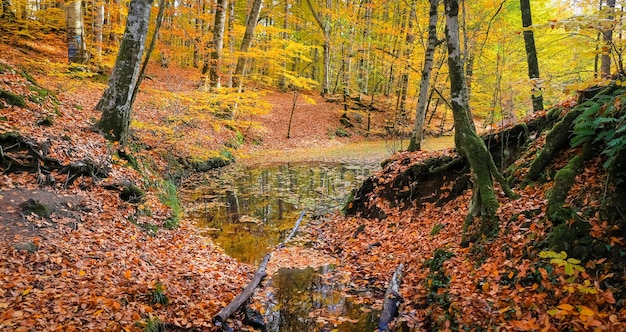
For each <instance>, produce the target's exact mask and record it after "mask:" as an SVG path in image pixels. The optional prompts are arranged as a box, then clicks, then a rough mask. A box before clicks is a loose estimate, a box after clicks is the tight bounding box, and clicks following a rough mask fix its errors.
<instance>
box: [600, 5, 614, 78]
mask: <svg viewBox="0 0 626 332" xmlns="http://www.w3.org/2000/svg"><path fill="white" fill-rule="evenodd" d="M606 6H607V7H609V11H610V12H611V13H612V12H613V11H614V10H615V0H606ZM607 19H608V20H609V21H612V20H613V14H611V15H609V17H608V18H607ZM602 39H603V40H604V46H603V47H602V58H601V62H600V73H601V76H602V78H607V77H609V76H611V53H612V52H611V49H612V48H613V29H606V30H604V31H602Z"/></svg>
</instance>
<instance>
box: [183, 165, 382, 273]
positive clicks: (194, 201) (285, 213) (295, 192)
mask: <svg viewBox="0 0 626 332" xmlns="http://www.w3.org/2000/svg"><path fill="white" fill-rule="evenodd" d="M378 168H379V166H377V165H365V166H357V165H347V164H328V163H298V164H290V163H285V164H280V165H273V166H260V167H245V166H238V165H234V166H231V167H226V168H223V169H219V170H215V171H213V172H209V173H207V174H202V175H198V176H197V177H198V178H197V179H194V181H195V183H196V186H195V188H193V190H192V191H191V192H188V193H187V194H186V196H187V197H186V198H185V200H186V201H187V205H188V206H190V208H188V213H189V215H190V216H192V217H193V218H194V219H196V221H197V224H198V225H199V226H200V227H202V229H203V230H204V233H205V235H207V236H209V237H210V238H212V239H213V240H214V241H215V242H216V243H218V244H219V245H220V246H221V247H222V248H223V249H224V251H225V252H226V253H227V254H228V255H230V256H231V257H233V258H236V259H237V260H239V261H241V262H244V263H250V264H252V265H256V264H258V263H259V262H260V261H261V260H262V258H263V256H264V255H265V254H266V253H267V252H268V251H269V250H270V249H271V248H273V247H275V246H276V245H277V244H279V243H280V242H281V241H282V239H283V238H284V237H286V236H287V235H288V234H289V232H290V231H291V229H292V227H293V226H294V223H295V221H296V220H297V219H298V216H299V215H300V213H301V212H302V211H303V210H305V209H306V210H307V213H308V216H309V217H310V216H311V215H320V214H324V213H327V212H330V211H334V210H337V209H338V208H340V206H341V205H342V204H343V203H344V202H345V200H346V198H347V196H348V195H349V193H350V191H351V190H352V189H353V188H355V187H357V186H358V185H360V183H361V182H362V181H363V180H364V179H365V178H366V177H367V176H369V175H370V174H371V173H372V172H373V171H374V170H376V169H378Z"/></svg>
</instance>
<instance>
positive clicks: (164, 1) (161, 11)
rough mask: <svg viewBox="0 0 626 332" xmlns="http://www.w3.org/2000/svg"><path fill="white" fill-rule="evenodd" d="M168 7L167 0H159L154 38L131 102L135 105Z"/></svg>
mask: <svg viewBox="0 0 626 332" xmlns="http://www.w3.org/2000/svg"><path fill="white" fill-rule="evenodd" d="M166 7H167V0H159V12H158V14H157V17H156V22H155V23H154V32H153V33H152V40H150V46H148V50H147V51H146V56H145V58H144V60H143V63H142V65H141V70H139V76H137V84H135V88H134V89H133V96H132V97H131V102H130V104H131V105H133V104H134V103H135V98H137V94H138V93H139V86H140V85H141V82H142V81H143V79H144V77H145V76H146V70H147V69H148V62H150V56H151V55H152V52H153V51H154V48H155V47H156V42H157V40H158V39H159V31H160V30H161V24H162V23H163V17H164V16H165V8H166Z"/></svg>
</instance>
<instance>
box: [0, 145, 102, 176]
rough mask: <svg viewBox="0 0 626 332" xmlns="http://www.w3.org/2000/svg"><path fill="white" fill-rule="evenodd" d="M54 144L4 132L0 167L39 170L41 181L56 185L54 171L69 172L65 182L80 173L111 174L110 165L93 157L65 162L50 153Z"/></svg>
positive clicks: (8, 170)
mask: <svg viewBox="0 0 626 332" xmlns="http://www.w3.org/2000/svg"><path fill="white" fill-rule="evenodd" d="M49 149H50V145H49V143H47V142H44V143H41V144H38V143H37V142H35V141H33V140H31V139H29V138H27V137H24V136H21V135H20V134H18V133H6V134H2V135H0V169H1V170H2V173H19V172H29V173H37V174H38V181H39V183H40V184H41V185H54V177H53V176H52V172H53V171H56V172H58V173H59V174H67V179H66V181H65V183H64V186H66V187H67V186H69V185H71V184H72V183H73V182H74V181H75V180H76V179H77V178H78V177H80V176H89V177H92V178H96V179H98V178H105V177H107V176H108V174H109V168H108V166H106V165H105V166H103V165H97V164H96V163H95V162H93V161H92V160H89V159H84V160H81V161H77V162H70V163H63V162H61V161H60V160H58V159H55V158H51V157H49V156H47V154H48V150H49Z"/></svg>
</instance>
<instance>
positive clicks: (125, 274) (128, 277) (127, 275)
mask: <svg viewBox="0 0 626 332" xmlns="http://www.w3.org/2000/svg"><path fill="white" fill-rule="evenodd" d="M124 276H125V277H126V279H130V270H126V272H124Z"/></svg>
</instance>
